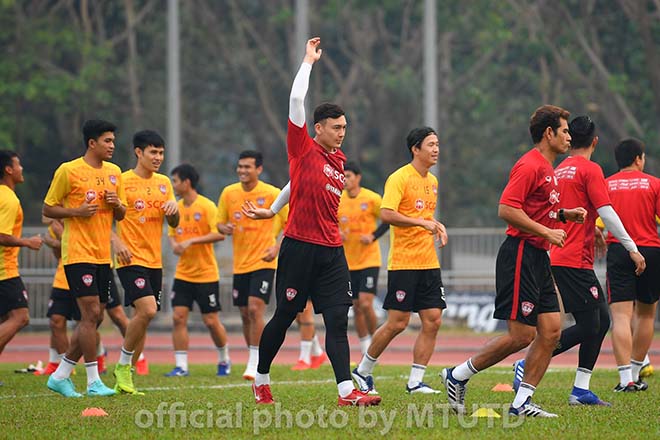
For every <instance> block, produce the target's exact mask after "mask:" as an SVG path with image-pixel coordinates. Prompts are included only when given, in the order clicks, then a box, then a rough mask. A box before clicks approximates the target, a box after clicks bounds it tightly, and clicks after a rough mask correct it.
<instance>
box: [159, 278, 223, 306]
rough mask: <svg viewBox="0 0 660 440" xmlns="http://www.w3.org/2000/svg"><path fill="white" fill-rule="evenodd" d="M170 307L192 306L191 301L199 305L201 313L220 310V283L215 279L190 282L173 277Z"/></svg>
mask: <svg viewBox="0 0 660 440" xmlns="http://www.w3.org/2000/svg"><path fill="white" fill-rule="evenodd" d="M171 298H172V307H177V306H181V307H188V308H189V309H190V310H192V308H193V301H194V302H196V303H197V305H198V306H199V310H200V311H201V312H202V313H212V312H217V311H218V310H222V307H220V284H219V283H218V282H217V281H213V282H211V283H191V282H190V281H183V280H177V279H176V278H175V279H174V285H172V294H171Z"/></svg>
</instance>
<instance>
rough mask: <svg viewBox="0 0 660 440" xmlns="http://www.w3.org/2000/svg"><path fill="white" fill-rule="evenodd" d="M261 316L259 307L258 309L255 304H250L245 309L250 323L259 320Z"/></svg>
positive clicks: (261, 312)
mask: <svg viewBox="0 0 660 440" xmlns="http://www.w3.org/2000/svg"><path fill="white" fill-rule="evenodd" d="M262 315H263V311H262V309H261V307H259V306H258V305H257V304H250V305H249V306H248V307H247V316H248V319H249V320H250V321H255V320H257V319H258V318H261V317H262Z"/></svg>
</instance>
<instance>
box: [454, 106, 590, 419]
mask: <svg viewBox="0 0 660 440" xmlns="http://www.w3.org/2000/svg"><path fill="white" fill-rule="evenodd" d="M569 116H570V114H569V112H568V111H566V110H564V109H562V108H560V107H556V106H553V105H544V106H541V107H539V108H538V109H536V111H535V112H534V114H533V115H532V117H531V119H530V121H529V132H530V134H531V137H532V141H533V143H534V147H533V148H532V149H531V150H530V151H528V152H527V153H525V154H524V155H523V156H522V157H521V158H520V159H519V160H518V161H517V162H516V164H515V165H514V166H513V169H512V170H511V173H510V175H509V182H508V183H507V185H506V187H505V188H504V191H503V192H502V197H501V198H500V204H499V208H498V215H499V216H500V218H502V219H503V220H504V221H506V222H507V223H508V225H509V226H508V228H507V232H506V233H507V237H506V239H505V240H504V243H502V246H500V250H499V252H498V255H497V262H496V275H495V277H496V280H495V284H496V289H497V295H496V297H495V313H494V314H493V316H494V317H495V318H496V319H502V320H506V321H507V326H508V332H507V333H506V334H504V335H502V336H498V337H496V338H494V339H492V340H491V341H489V342H488V343H487V344H486V345H485V346H484V347H483V348H482V349H481V350H480V351H479V352H478V353H477V354H476V355H474V356H472V357H471V358H470V359H468V360H467V361H466V362H463V363H462V364H460V365H458V366H456V367H453V368H445V369H444V370H442V381H443V383H444V385H445V387H446V389H447V399H448V401H449V404H450V405H451V407H452V408H453V409H454V410H455V411H456V412H458V413H464V412H465V391H466V387H467V383H468V380H469V379H470V378H471V377H472V376H474V375H475V374H477V373H478V372H479V371H482V370H485V369H486V368H488V367H490V366H492V365H495V364H496V363H498V362H500V361H501V360H503V359H504V358H506V357H507V356H509V355H510V354H513V353H516V352H518V351H520V350H522V349H523V348H525V347H527V346H528V345H530V344H531V347H530V349H529V351H528V352H527V357H526V358H525V375H524V377H523V381H522V383H521V384H520V388H519V389H518V392H517V393H516V396H515V398H514V401H513V403H512V405H511V407H510V408H509V414H511V415H516V416H531V417H557V415H556V414H553V413H550V412H548V411H544V410H543V409H541V408H540V407H539V406H537V405H535V404H533V403H532V402H531V398H532V394H533V393H534V390H535V389H536V385H538V383H539V382H540V381H541V378H542V377H543V374H544V373H545V370H546V369H547V368H548V364H549V362H550V357H551V355H552V351H553V350H554V349H555V347H556V346H557V342H558V341H559V335H560V333H561V322H560V316H559V301H558V300H557V294H556V292H555V288H554V283H553V281H552V275H551V272H550V260H549V258H548V253H547V251H548V250H549V249H550V245H551V244H553V245H555V246H559V247H562V246H564V244H565V243H566V231H564V230H563V229H561V228H559V225H560V223H561V222H563V221H566V220H569V221H573V222H577V223H582V222H584V218H585V215H586V210H585V209H584V208H582V207H579V208H572V209H559V201H560V194H559V188H558V186H557V178H556V177H555V172H554V169H553V167H552V164H553V162H554V160H555V159H556V158H557V155H559V154H563V153H566V151H567V150H568V148H569V146H570V141H571V136H570V133H569V131H568V117H569Z"/></svg>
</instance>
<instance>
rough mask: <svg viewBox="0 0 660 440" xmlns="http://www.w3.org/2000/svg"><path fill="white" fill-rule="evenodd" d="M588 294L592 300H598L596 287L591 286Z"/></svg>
mask: <svg viewBox="0 0 660 440" xmlns="http://www.w3.org/2000/svg"><path fill="white" fill-rule="evenodd" d="M589 292H591V296H593V297H594V299H598V287H596V286H591V289H589Z"/></svg>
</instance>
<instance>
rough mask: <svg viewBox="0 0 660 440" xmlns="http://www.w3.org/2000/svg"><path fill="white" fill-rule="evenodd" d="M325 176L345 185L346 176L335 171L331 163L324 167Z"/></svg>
mask: <svg viewBox="0 0 660 440" xmlns="http://www.w3.org/2000/svg"><path fill="white" fill-rule="evenodd" d="M323 174H325V175H326V176H328V177H330V178H331V179H335V180H339V181H340V182H341V183H344V180H345V178H344V174H343V173H341V172H339V171H337V170H336V169H334V168H333V166H332V165H330V164H329V163H326V164H325V165H323Z"/></svg>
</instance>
